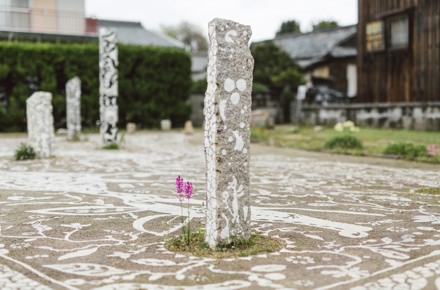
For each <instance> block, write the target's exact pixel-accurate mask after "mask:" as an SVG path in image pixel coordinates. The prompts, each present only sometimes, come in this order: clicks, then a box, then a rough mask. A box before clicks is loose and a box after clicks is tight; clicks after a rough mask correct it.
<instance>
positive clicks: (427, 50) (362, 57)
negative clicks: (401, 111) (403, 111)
mask: <svg viewBox="0 0 440 290" xmlns="http://www.w3.org/2000/svg"><path fill="white" fill-rule="evenodd" d="M358 4H359V9H358V14H359V15H358V16H359V24H358V76H359V78H358V94H359V96H358V101H359V102H439V101H440V0H358ZM399 13H408V15H409V31H410V32H409V36H410V39H409V48H408V49H401V50H390V49H385V50H384V51H381V52H374V53H369V52H367V51H366V34H365V31H366V30H365V29H366V24H367V23H368V22H371V21H375V20H385V23H386V19H388V17H390V16H393V15H398V14H399ZM386 26H387V25H386V24H385V27H386ZM385 31H386V33H385V39H387V40H388V39H389V35H388V34H387V33H388V32H387V31H388V29H387V28H385Z"/></svg>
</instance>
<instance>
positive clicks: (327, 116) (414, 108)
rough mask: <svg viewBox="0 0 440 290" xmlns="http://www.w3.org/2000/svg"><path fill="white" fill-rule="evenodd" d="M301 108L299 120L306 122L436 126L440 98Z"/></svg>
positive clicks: (439, 124)
mask: <svg viewBox="0 0 440 290" xmlns="http://www.w3.org/2000/svg"><path fill="white" fill-rule="evenodd" d="M301 111H302V113H301V117H300V120H301V123H302V124H307V125H334V124H335V123H337V122H343V121H346V120H351V121H353V122H355V124H356V125H357V126H369V127H379V128H401V129H414V130H440V102H432V103H381V104H373V103H364V104H350V105H329V106H325V107H322V106H316V105H303V106H302V110H301Z"/></svg>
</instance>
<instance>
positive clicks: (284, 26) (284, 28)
mask: <svg viewBox="0 0 440 290" xmlns="http://www.w3.org/2000/svg"><path fill="white" fill-rule="evenodd" d="M292 32H301V29H300V25H299V23H298V22H296V20H288V21H284V22H283V23H281V27H280V29H278V31H277V33H276V35H277V36H278V35H280V34H284V33H292Z"/></svg>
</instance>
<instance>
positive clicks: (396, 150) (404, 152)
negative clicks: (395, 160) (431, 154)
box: [383, 142, 428, 159]
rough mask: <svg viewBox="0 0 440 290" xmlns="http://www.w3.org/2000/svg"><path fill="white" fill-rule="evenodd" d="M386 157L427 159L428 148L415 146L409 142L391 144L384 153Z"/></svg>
mask: <svg viewBox="0 0 440 290" xmlns="http://www.w3.org/2000/svg"><path fill="white" fill-rule="evenodd" d="M383 154H384V155H393V156H396V157H400V158H408V159H410V158H418V157H427V156H428V151H427V150H426V146H423V145H414V144H412V143H408V142H396V143H391V144H389V145H388V146H387V147H386V148H385V149H384V151H383Z"/></svg>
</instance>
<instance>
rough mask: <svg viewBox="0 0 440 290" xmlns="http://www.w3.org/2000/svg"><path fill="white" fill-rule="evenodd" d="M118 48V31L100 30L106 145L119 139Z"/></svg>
mask: <svg viewBox="0 0 440 290" xmlns="http://www.w3.org/2000/svg"><path fill="white" fill-rule="evenodd" d="M117 98H118V47H117V39H116V31H115V30H112V29H107V28H101V29H100V30H99V113H100V119H101V137H102V141H103V143H104V144H111V143H116V142H117V138H118V127H117V123H118V104H117Z"/></svg>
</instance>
